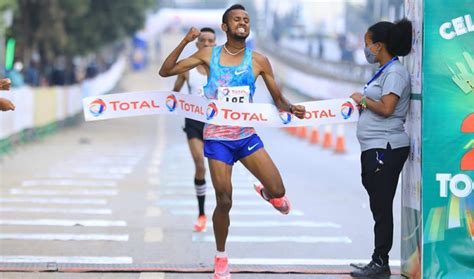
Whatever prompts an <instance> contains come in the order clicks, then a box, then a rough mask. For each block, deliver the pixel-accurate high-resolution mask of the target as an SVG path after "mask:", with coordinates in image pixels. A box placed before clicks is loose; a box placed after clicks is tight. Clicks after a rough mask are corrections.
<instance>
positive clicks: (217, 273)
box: [214, 256, 230, 279]
mask: <svg viewBox="0 0 474 279" xmlns="http://www.w3.org/2000/svg"><path fill="white" fill-rule="evenodd" d="M214 279H230V271H229V260H228V259H227V257H217V256H216V257H215V258H214Z"/></svg>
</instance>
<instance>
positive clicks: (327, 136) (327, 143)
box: [323, 126, 332, 148]
mask: <svg viewBox="0 0 474 279" xmlns="http://www.w3.org/2000/svg"><path fill="white" fill-rule="evenodd" d="M331 146H332V135H331V126H326V127H325V128H324V135H323V148H330V147H331Z"/></svg>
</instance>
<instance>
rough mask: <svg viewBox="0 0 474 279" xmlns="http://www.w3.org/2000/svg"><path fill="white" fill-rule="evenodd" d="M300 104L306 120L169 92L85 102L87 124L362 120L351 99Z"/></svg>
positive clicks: (251, 105)
mask: <svg viewBox="0 0 474 279" xmlns="http://www.w3.org/2000/svg"><path fill="white" fill-rule="evenodd" d="M299 104H300V105H303V106H305V107H306V114H305V117H304V119H299V118H297V117H295V116H294V115H292V114H291V113H289V112H285V111H283V112H280V111H278V109H277V108H276V107H275V106H274V105H271V104H258V103H245V104H241V103H227V102H222V101H217V100H208V99H205V98H203V97H199V96H193V95H187V94H182V93H178V92H169V91H152V92H147V91H144V92H131V93H121V94H120V93H119V94H110V95H101V96H91V97H87V98H84V99H83V108H84V116H85V119H86V121H97V120H105V119H114V118H122V117H131V116H142V115H154V114H170V115H180V116H184V117H187V118H191V119H194V120H198V121H201V122H205V123H210V124H217V125H229V126H241V127H295V126H318V125H322V124H336V123H348V122H356V121H357V120H358V118H359V112H358V110H357V109H356V104H355V103H354V101H353V100H352V99H332V100H324V101H312V102H304V103H299Z"/></svg>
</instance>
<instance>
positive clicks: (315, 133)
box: [309, 127, 319, 144]
mask: <svg viewBox="0 0 474 279" xmlns="http://www.w3.org/2000/svg"><path fill="white" fill-rule="evenodd" d="M309 142H310V143H311V144H318V143H319V131H318V127H313V128H312V129H311V137H310V138H309Z"/></svg>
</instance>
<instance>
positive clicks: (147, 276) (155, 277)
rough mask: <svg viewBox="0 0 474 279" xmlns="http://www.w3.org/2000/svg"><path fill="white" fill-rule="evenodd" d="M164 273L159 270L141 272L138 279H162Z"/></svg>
mask: <svg viewBox="0 0 474 279" xmlns="http://www.w3.org/2000/svg"><path fill="white" fill-rule="evenodd" d="M164 278H165V274H164V273H162V272H160V273H158V272H142V273H140V278H139V279H164Z"/></svg>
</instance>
